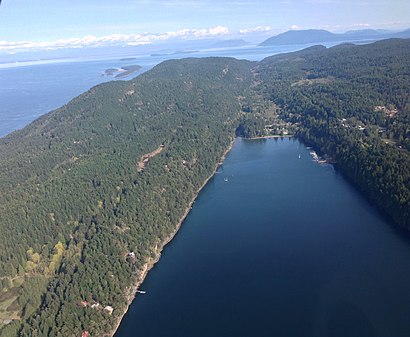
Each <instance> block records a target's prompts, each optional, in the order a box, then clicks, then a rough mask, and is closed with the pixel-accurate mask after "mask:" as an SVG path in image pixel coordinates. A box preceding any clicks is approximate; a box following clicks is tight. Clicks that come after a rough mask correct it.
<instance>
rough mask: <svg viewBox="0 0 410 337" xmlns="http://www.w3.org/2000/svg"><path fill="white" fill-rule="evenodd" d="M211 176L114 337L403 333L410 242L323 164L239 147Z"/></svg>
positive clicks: (286, 152) (408, 305)
mask: <svg viewBox="0 0 410 337" xmlns="http://www.w3.org/2000/svg"><path fill="white" fill-rule="evenodd" d="M299 154H300V155H301V158H300V159H299V156H298V155H299ZM221 170H222V173H219V174H216V175H215V176H214V178H213V179H211V180H210V182H209V183H208V185H207V186H206V187H205V188H204V190H203V191H202V192H201V193H200V195H199V197H198V199H197V201H196V203H195V205H194V207H193V210H192V211H191V213H190V214H189V216H188V217H187V219H186V221H185V222H184V224H183V226H182V228H181V230H180V232H179V233H178V235H177V236H176V237H175V239H174V240H173V241H172V243H171V244H170V245H169V246H167V248H166V249H165V251H164V253H163V256H162V258H161V260H160V262H159V263H158V264H157V265H156V267H155V268H154V269H153V270H152V271H151V272H150V273H149V275H148V277H147V278H146V280H145V282H144V283H143V285H142V289H143V290H146V291H147V293H146V295H140V296H138V297H137V298H136V300H135V301H134V302H133V304H132V306H131V308H130V310H129V312H128V314H127V315H126V316H125V318H124V320H123V322H122V324H121V326H120V329H119V330H118V332H117V334H116V337H129V336H143V337H151V336H152V337H154V336H155V337H174V336H175V337H183V336H186V337H195V336H198V337H200V336H206V337H210V336H212V337H217V336H235V337H240V336H244V337H245V336H246V337H249V336H258V337H260V336H286V337H293V336H300V337H302V336H303V337H309V336H312V337H313V336H314V337H321V336H344V337H346V336H349V337H352V336H360V337H367V336H380V337H386V336H394V337H400V336H410V319H409V315H410V289H409V285H410V242H409V240H408V238H407V237H406V236H404V235H403V233H402V234H400V233H399V232H398V231H396V230H395V229H394V227H392V226H390V225H389V224H388V223H387V222H386V221H385V220H384V219H383V218H382V217H381V216H380V214H379V213H378V212H377V211H376V210H375V209H374V208H372V207H371V206H370V205H369V204H368V203H367V202H366V201H365V200H364V199H363V198H362V197H361V196H360V195H359V194H358V193H357V192H356V191H355V190H354V189H353V188H352V187H351V186H350V185H349V184H348V183H346V182H345V181H344V179H343V178H342V177H341V176H340V175H339V174H337V173H336V172H335V171H334V170H333V168H332V166H326V165H325V166H322V165H319V164H316V163H314V162H313V161H312V159H311V157H310V155H309V151H308V150H307V149H306V148H304V146H303V145H301V144H300V143H299V142H298V141H296V140H293V139H283V140H274V139H268V140H256V141H255V140H254V141H245V140H241V139H238V140H237V141H236V143H235V146H234V148H233V150H232V151H231V153H230V154H229V156H228V157H227V159H226V161H225V163H224V165H223V167H222V168H221ZM225 177H227V178H228V181H224V178H225Z"/></svg>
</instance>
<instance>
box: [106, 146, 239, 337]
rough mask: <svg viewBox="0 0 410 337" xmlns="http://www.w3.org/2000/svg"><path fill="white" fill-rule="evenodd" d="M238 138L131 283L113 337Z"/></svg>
mask: <svg viewBox="0 0 410 337" xmlns="http://www.w3.org/2000/svg"><path fill="white" fill-rule="evenodd" d="M235 140H236V138H233V139H232V140H231V142H230V144H229V146H228V148H227V149H226V150H225V152H224V153H223V155H222V157H221V159H220V160H219V161H218V162H217V163H216V164H215V167H214V169H213V171H212V174H211V175H210V176H209V177H208V178H207V179H206V180H205V181H204V182H203V184H202V185H201V186H200V187H199V189H198V190H197V191H196V193H195V195H194V197H193V199H192V200H191V202H190V203H189V204H188V207H187V208H186V209H185V212H184V214H183V215H182V217H181V219H180V220H179V222H178V223H177V225H176V227H175V230H174V231H173V232H172V233H171V234H170V235H169V236H168V237H167V238H166V239H165V240H164V241H163V242H162V243H161V246H160V247H158V248H157V249H156V252H155V254H156V255H155V258H151V259H149V260H148V261H147V262H146V263H145V264H144V267H143V268H142V270H141V273H140V275H139V276H138V277H137V278H136V280H135V282H134V283H133V284H132V285H131V287H130V289H129V291H128V294H126V298H127V302H128V303H127V306H126V308H125V310H124V312H123V313H122V314H121V315H120V317H119V318H118V321H117V323H116V324H115V327H114V328H113V329H112V330H111V332H110V333H109V336H111V337H113V336H114V335H115V334H116V332H117V330H118V328H119V326H120V325H121V322H122V320H123V318H124V316H125V314H126V313H127V312H128V310H129V308H130V306H131V304H132V302H133V301H134V299H135V297H136V295H137V290H138V289H139V287H140V286H141V284H142V283H143V282H144V280H145V278H146V276H147V275H148V272H149V271H150V270H151V269H152V268H153V267H154V266H155V264H156V263H157V262H158V261H159V260H160V258H161V253H162V251H163V250H164V248H165V246H166V245H167V244H168V243H170V242H171V241H172V239H173V238H174V237H175V235H176V234H177V233H178V231H179V229H180V228H181V226H182V224H183V223H184V221H185V219H186V217H187V216H188V214H189V212H190V211H191V208H192V205H193V204H194V202H195V200H196V198H197V197H198V195H199V193H200V192H201V191H202V189H203V188H204V187H205V186H206V184H207V183H208V182H209V180H210V179H211V178H212V177H213V176H214V175H215V173H216V171H217V170H218V167H219V166H220V165H221V164H222V163H223V162H224V160H225V158H226V156H227V155H228V153H229V152H230V151H231V150H232V147H233V145H234V143H235Z"/></svg>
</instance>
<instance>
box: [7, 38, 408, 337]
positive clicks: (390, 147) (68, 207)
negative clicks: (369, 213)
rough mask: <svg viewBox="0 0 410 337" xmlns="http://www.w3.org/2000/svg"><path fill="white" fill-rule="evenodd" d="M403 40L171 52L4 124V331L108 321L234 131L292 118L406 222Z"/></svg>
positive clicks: (72, 332) (29, 332)
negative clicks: (124, 77) (16, 125)
mask: <svg viewBox="0 0 410 337" xmlns="http://www.w3.org/2000/svg"><path fill="white" fill-rule="evenodd" d="M409 69H410V41H409V40H389V41H382V42H378V43H375V44H370V45H364V46H354V45H341V46H337V47H334V48H330V49H326V48H325V47H321V46H318V47H312V48H309V49H306V50H303V51H300V52H297V53H291V54H283V55H277V56H273V57H270V58H267V59H265V60H263V61H261V62H259V63H252V62H248V61H238V60H234V59H229V58H206V59H184V60H179V61H167V62H164V63H162V64H160V65H158V66H156V67H154V68H153V69H152V70H151V71H149V72H147V73H145V74H142V75H140V76H138V77H137V78H136V79H134V80H131V81H125V82H111V83H105V84H102V85H99V86H97V87H94V88H92V89H91V90H89V91H88V92H86V93H84V94H82V95H80V96H79V97H77V98H75V99H73V100H72V101H71V102H69V103H68V104H67V105H65V106H63V107H61V108H60V109H57V110H56V111H53V112H51V113H49V114H47V115H45V116H43V117H41V118H39V119H38V120H36V121H35V122H33V123H32V124H30V125H29V126H27V127H26V128H24V129H23V130H21V131H17V132H14V133H12V134H10V135H8V136H7V137H4V138H2V139H0V191H1V193H0V231H1V233H2V235H1V236H0V282H1V283H0V286H1V288H2V290H1V292H0V336H53V337H54V336H81V334H82V333H83V332H85V331H87V332H88V333H89V334H90V336H109V335H111V333H112V330H113V328H114V326H115V324H116V323H117V322H118V319H119V318H120V317H121V316H122V315H123V313H124V310H125V309H126V306H127V304H128V302H129V298H130V296H131V297H132V295H133V294H132V289H133V288H132V284H133V283H135V280H138V278H139V277H140V276H141V275H142V273H143V272H144V270H145V268H146V266H147V263H150V262H152V261H153V260H155V259H156V258H157V257H158V254H159V252H160V250H161V248H162V245H163V243H164V242H166V241H167V240H168V239H169V238H170V237H171V236H172V234H173V233H174V232H175V230H176V229H177V227H178V224H179V222H180V220H181V218H182V217H183V216H184V214H185V212H186V209H187V207H188V206H189V204H190V202H191V201H192V200H193V198H194V197H195V195H196V194H197V191H198V189H199V188H200V187H201V185H202V184H203V183H204V182H205V181H206V179H207V178H208V177H209V176H210V175H211V174H212V173H213V171H214V169H215V166H216V165H217V163H218V162H219V160H220V159H221V157H222V155H223V153H224V152H225V151H226V150H227V148H228V147H229V144H230V143H231V141H232V140H233V138H234V137H235V134H236V135H243V136H247V137H252V136H264V135H272V134H289V133H294V134H295V135H296V136H297V137H299V138H300V139H302V140H303V141H304V142H305V143H306V144H309V145H311V146H314V147H315V148H316V149H317V150H319V151H320V152H321V153H322V154H323V155H325V154H326V155H327V157H328V159H329V160H330V161H333V162H335V163H336V165H337V167H338V169H339V170H340V171H341V172H342V173H343V174H344V175H345V176H346V177H347V178H348V179H349V180H350V181H351V182H352V183H353V184H355V185H356V186H357V187H358V188H359V189H360V190H361V191H362V192H363V193H364V194H365V195H366V196H367V197H368V198H369V200H371V201H372V202H373V203H374V204H376V205H377V206H378V207H379V208H380V209H382V210H384V211H385V212H386V213H387V214H388V215H389V216H390V217H391V218H392V219H394V221H395V222H396V223H397V224H400V225H402V226H405V227H407V228H410V216H409V209H410V191H409V190H410V155H409V150H410V138H409V137H410V115H409V114H410V111H409V110H410V104H409V90H408V89H409V88H410V72H409Z"/></svg>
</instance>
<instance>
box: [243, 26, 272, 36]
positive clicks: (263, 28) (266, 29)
mask: <svg viewBox="0 0 410 337" xmlns="http://www.w3.org/2000/svg"><path fill="white" fill-rule="evenodd" d="M271 30H272V27H271V26H257V27H255V28H249V29H239V34H242V35H246V34H252V33H260V32H269V31H271Z"/></svg>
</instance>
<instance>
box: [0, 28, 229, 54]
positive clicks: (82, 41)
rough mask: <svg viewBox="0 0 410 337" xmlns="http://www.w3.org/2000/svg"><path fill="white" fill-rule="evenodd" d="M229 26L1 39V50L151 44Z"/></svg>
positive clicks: (204, 34)
mask: <svg viewBox="0 0 410 337" xmlns="http://www.w3.org/2000/svg"><path fill="white" fill-rule="evenodd" d="M229 33H230V31H229V29H228V28H227V27H223V26H216V27H212V28H207V29H206V28H204V29H181V30H178V31H174V32H165V33H160V34H152V33H143V34H129V35H126V34H112V35H107V36H101V37H97V36H94V35H86V36H84V37H82V38H67V39H60V40H56V41H51V42H46V41H40V42H35V41H21V42H10V41H0V52H1V51H6V52H14V51H25V50H32V49H37V50H38V49H62V48H81V47H101V46H108V45H113V44H114V45H129V46H138V45H146V44H151V43H154V42H157V41H166V40H171V39H195V38H207V37H217V36H223V35H227V34H229Z"/></svg>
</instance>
